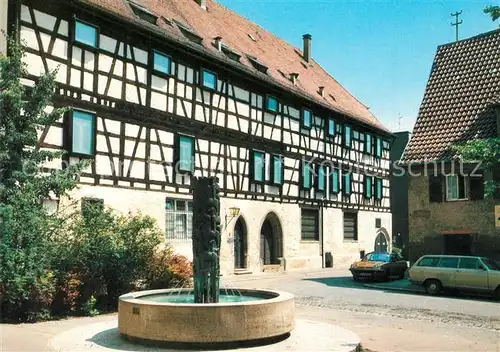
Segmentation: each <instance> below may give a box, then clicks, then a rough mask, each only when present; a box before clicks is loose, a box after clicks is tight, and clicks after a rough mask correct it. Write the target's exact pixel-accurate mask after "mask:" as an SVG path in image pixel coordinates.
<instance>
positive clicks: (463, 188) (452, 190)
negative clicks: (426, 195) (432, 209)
mask: <svg viewBox="0 0 500 352" xmlns="http://www.w3.org/2000/svg"><path fill="white" fill-rule="evenodd" d="M468 198H469V197H468V194H467V177H466V176H462V175H449V176H446V200H463V199H468Z"/></svg>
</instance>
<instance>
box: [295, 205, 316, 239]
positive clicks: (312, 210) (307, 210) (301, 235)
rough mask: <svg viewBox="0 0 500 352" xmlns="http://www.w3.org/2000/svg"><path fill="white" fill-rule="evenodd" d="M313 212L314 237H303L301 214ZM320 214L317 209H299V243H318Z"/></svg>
mask: <svg viewBox="0 0 500 352" xmlns="http://www.w3.org/2000/svg"><path fill="white" fill-rule="evenodd" d="M304 211H305V212H314V213H315V224H314V225H315V230H316V231H315V232H314V237H304V232H303V231H302V225H303V221H302V219H303V212H304ZM320 231H321V230H320V214H319V209H318V208H311V207H301V208H300V241H301V242H318V241H319V238H320Z"/></svg>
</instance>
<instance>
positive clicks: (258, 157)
mask: <svg viewBox="0 0 500 352" xmlns="http://www.w3.org/2000/svg"><path fill="white" fill-rule="evenodd" d="M252 165H253V169H252V170H253V180H254V181H257V182H264V181H265V180H266V179H265V167H266V156H265V154H264V153H262V152H257V151H254V152H253V163H252Z"/></svg>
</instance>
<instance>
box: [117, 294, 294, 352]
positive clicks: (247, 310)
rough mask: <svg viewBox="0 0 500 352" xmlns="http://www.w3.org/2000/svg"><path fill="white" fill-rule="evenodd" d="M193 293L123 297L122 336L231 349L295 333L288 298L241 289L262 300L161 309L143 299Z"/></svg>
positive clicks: (291, 301) (291, 303)
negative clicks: (234, 344) (233, 344)
mask: <svg viewBox="0 0 500 352" xmlns="http://www.w3.org/2000/svg"><path fill="white" fill-rule="evenodd" d="M189 292H192V289H182V290H179V289H166V290H151V291H140V292H133V293H129V294H126V295H123V296H121V297H120V300H119V304H118V330H119V332H120V334H122V335H124V336H126V337H128V338H130V339H132V340H137V341H143V342H148V341H149V342H168V343H188V344H189V343H194V344H198V343H206V344H211V343H213V344H217V343H231V342H245V341H259V340H263V341H265V340H266V339H272V338H277V337H280V336H286V335H287V334H288V333H290V332H291V331H292V330H293V329H294V327H295V302H294V296H293V295H292V294H290V293H287V292H280V291H270V290H252V289H238V292H239V293H240V294H241V295H243V296H252V297H259V298H260V299H259V300H253V301H245V302H227V303H209V304H194V303H158V302H153V301H147V300H144V299H141V297H145V296H151V295H159V294H176V293H181V294H183V293H184V294H188V293H189Z"/></svg>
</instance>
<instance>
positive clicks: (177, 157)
mask: <svg viewBox="0 0 500 352" xmlns="http://www.w3.org/2000/svg"><path fill="white" fill-rule="evenodd" d="M181 137H185V138H190V139H191V140H192V143H193V144H192V150H191V169H190V170H187V169H181V168H180V163H181ZM174 149H175V159H174V169H175V172H176V173H179V174H183V175H192V174H194V171H195V169H196V166H195V164H196V161H195V157H196V137H195V136H192V135H189V134H184V133H176V134H175V148H174Z"/></svg>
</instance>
